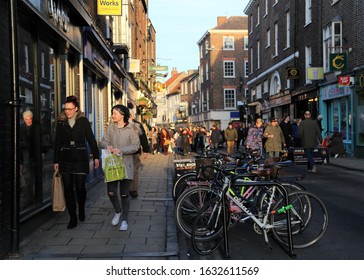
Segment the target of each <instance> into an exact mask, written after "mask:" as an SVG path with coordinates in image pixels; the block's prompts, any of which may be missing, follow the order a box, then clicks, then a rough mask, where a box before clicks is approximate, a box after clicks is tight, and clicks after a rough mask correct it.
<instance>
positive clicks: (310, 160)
mask: <svg viewBox="0 0 364 280" xmlns="http://www.w3.org/2000/svg"><path fill="white" fill-rule="evenodd" d="M304 151H305V155H306V158H307V169H308V170H312V167H313V166H314V165H315V161H314V159H313V151H314V148H304Z"/></svg>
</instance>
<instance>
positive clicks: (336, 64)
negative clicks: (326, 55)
mask: <svg viewBox="0 0 364 280" xmlns="http://www.w3.org/2000/svg"><path fill="white" fill-rule="evenodd" d="M347 68H348V59H347V55H346V53H330V71H346V70H348V69H347Z"/></svg>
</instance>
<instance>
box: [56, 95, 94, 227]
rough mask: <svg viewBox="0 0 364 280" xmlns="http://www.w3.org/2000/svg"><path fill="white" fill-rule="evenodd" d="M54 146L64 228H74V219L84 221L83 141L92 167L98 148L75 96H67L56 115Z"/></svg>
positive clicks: (86, 165)
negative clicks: (66, 216)
mask: <svg viewBox="0 0 364 280" xmlns="http://www.w3.org/2000/svg"><path fill="white" fill-rule="evenodd" d="M54 142H55V145H54V170H55V171H59V172H60V173H61V175H62V180H63V187H64V196H65V200H66V206H67V209H68V213H69V215H70V221H69V223H68V226H67V228H68V229H71V228H74V227H76V226H77V215H76V198H75V192H74V189H76V196H77V202H78V218H79V220H80V221H84V220H85V203H86V187H85V180H86V174H87V173H89V168H90V167H89V166H90V165H89V155H88V152H87V147H86V142H88V144H89V145H90V148H91V153H92V155H93V158H94V167H95V168H98V167H99V149H98V147H97V142H96V140H95V136H94V134H93V132H92V129H91V125H90V122H89V121H88V119H87V118H86V117H85V115H84V113H82V112H81V110H80V109H79V104H78V100H77V97H76V96H68V97H67V98H66V103H65V105H64V112H62V113H61V114H60V115H59V116H58V122H57V128H56V136H55V141H54Z"/></svg>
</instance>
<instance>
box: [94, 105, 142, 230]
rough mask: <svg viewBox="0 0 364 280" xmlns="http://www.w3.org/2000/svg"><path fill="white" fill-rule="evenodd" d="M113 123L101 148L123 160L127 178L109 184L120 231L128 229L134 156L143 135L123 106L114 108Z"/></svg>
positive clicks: (102, 141)
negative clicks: (140, 136) (130, 119)
mask: <svg viewBox="0 0 364 280" xmlns="http://www.w3.org/2000/svg"><path fill="white" fill-rule="evenodd" d="M111 113H112V116H111V117H112V121H113V123H111V124H110V125H109V126H108V128H107V131H106V133H105V135H104V137H103V139H102V140H101V143H100V146H101V148H103V149H107V150H108V151H109V152H111V153H112V154H114V155H120V156H122V158H123V164H124V167H125V173H126V177H125V179H123V180H118V181H112V182H107V194H108V196H109V198H110V201H111V203H112V205H113V207H114V209H115V215H114V218H113V219H112V220H111V224H112V225H113V226H117V225H118V224H119V222H120V220H121V221H122V222H121V224H120V227H119V230H127V229H128V215H129V208H130V197H129V189H130V184H131V181H132V180H133V178H134V162H133V155H134V153H136V152H137V151H138V150H139V149H140V140H139V134H140V133H141V131H140V128H139V125H138V124H137V123H134V122H131V121H129V118H130V112H129V109H128V108H127V107H125V106H123V105H115V106H114V107H113V108H112V111H111ZM118 187H119V190H120V196H121V205H120V200H119V198H118V195H117V193H118Z"/></svg>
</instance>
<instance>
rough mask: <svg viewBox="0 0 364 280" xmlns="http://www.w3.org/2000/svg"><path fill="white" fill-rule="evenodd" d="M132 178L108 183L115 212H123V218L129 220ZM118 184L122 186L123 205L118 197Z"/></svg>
mask: <svg viewBox="0 0 364 280" xmlns="http://www.w3.org/2000/svg"><path fill="white" fill-rule="evenodd" d="M130 183H131V180H129V179H124V180H121V181H114V182H109V183H107V194H108V196H109V198H110V201H111V203H112V205H113V206H114V209H115V212H116V213H120V212H121V210H122V212H123V220H124V221H128V216H129V209H130V197H129V188H130ZM118 185H119V188H120V196H121V206H120V201H119V198H118V195H117V193H118Z"/></svg>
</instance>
